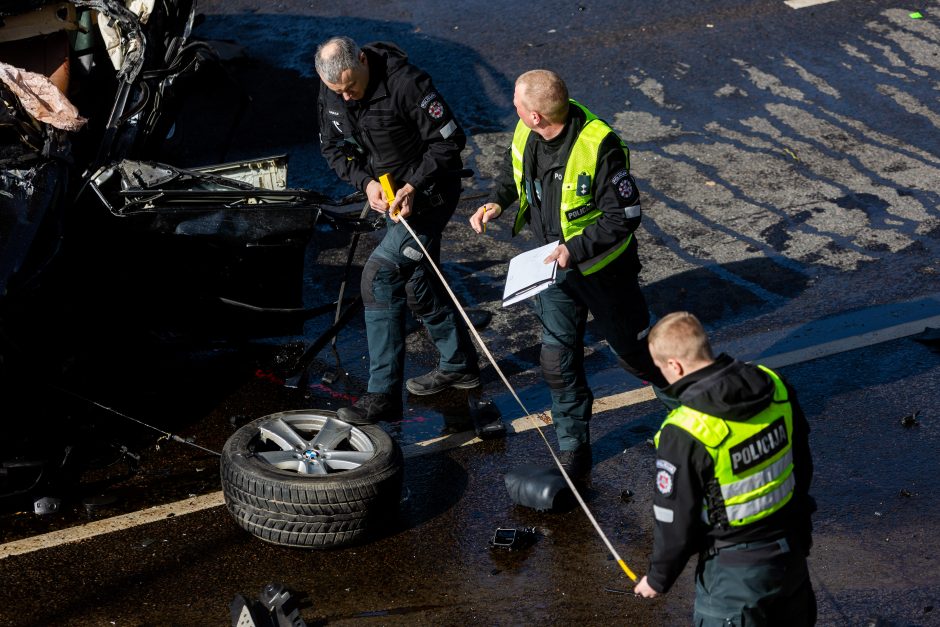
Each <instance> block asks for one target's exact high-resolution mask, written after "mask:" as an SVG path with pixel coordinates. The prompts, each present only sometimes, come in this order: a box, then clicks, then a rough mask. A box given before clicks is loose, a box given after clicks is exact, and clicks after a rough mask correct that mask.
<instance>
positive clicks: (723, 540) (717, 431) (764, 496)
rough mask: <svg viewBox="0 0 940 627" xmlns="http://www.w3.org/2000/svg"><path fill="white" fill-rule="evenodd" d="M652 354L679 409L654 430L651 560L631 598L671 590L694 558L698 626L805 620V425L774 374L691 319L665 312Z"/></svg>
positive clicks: (808, 596) (811, 606)
mask: <svg viewBox="0 0 940 627" xmlns="http://www.w3.org/2000/svg"><path fill="white" fill-rule="evenodd" d="M649 347H650V353H651V354H652V356H653V359H654V361H655V362H656V365H657V367H658V368H659V369H660V370H661V371H662V373H663V376H664V377H665V378H666V380H667V381H669V383H670V385H669V387H667V388H666V389H665V392H666V393H667V394H669V395H670V396H673V397H675V398H677V399H678V400H679V402H680V403H681V406H680V407H679V408H678V409H676V410H675V411H673V412H672V413H670V414H669V416H668V417H667V418H666V421H665V422H664V423H663V426H662V428H661V429H660V431H659V433H657V435H656V488H655V491H654V493H653V513H654V517H655V526H654V528H653V554H652V557H651V559H650V568H649V572H648V573H647V574H646V576H645V577H643V579H642V580H641V581H640V582H639V584H637V586H636V588H635V589H634V591H635V592H636V593H637V594H638V595H641V596H644V597H655V596H657V595H659V594H663V593H665V592H668V591H669V589H670V587H671V586H672V585H673V583H674V582H675V580H676V578H677V577H678V576H679V574H680V573H681V572H682V569H683V568H684V567H685V565H686V562H688V560H689V558H690V557H691V556H692V555H694V554H696V553H698V554H699V561H698V567H697V569H696V577H695V581H696V595H695V619H694V624H695V625H698V626H704V627H709V626H715V627H718V626H726V625H780V626H787V627H793V626H801V625H812V624H814V623H815V621H816V598H815V595H814V593H813V588H812V585H811V583H810V580H809V572H808V569H807V565H806V556H807V555H808V554H809V549H810V545H811V543H812V541H811V522H810V515H811V514H812V512H813V511H814V509H815V504H814V502H813V500H812V498H811V497H810V496H809V486H810V481H811V479H812V474H813V461H812V458H811V456H810V449H809V425H808V423H807V421H806V418H805V416H804V415H803V412H802V410H801V409H800V406H799V403H798V402H797V400H796V394H795V393H794V391H793V389H792V388H791V387H790V386H789V385H787V384H786V382H784V381H783V379H781V378H780V376H779V375H777V374H776V373H775V372H773V371H771V370H769V369H768V368H764V367H762V366H754V365H750V364H747V363H744V362H740V361H737V360H735V359H732V358H731V357H729V356H727V355H725V354H721V355H719V356H718V357H717V358H714V357H713V356H712V351H711V347H710V345H709V342H708V339H707V337H706V335H705V331H704V329H703V328H702V325H701V323H700V322H699V321H698V319H697V318H695V316H693V315H692V314H689V313H687V312H676V313H672V314H669V315H667V316H665V317H664V318H663V319H662V320H660V321H659V322H658V323H657V324H656V326H654V327H653V329H652V331H651V332H650V335H649Z"/></svg>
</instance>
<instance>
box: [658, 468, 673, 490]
mask: <svg viewBox="0 0 940 627" xmlns="http://www.w3.org/2000/svg"><path fill="white" fill-rule="evenodd" d="M672 484H673V477H672V473H671V472H669V471H668V470H665V469H662V470H660V471H659V472H657V473H656V489H657V490H659V493H660V494H662V495H663V496H669V495H670V494H672Z"/></svg>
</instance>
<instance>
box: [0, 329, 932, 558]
mask: <svg viewBox="0 0 940 627" xmlns="http://www.w3.org/2000/svg"><path fill="white" fill-rule="evenodd" d="M925 327H934V328H937V327H940V315H935V316H930V317H927V318H923V319H921V320H915V321H913V322H905V323H903V324H898V325H894V326H891V327H887V328H884V329H876V330H873V331H869V332H867V333H861V334H858V335H854V336H851V337H846V338H843V339H840V340H834V341H832V342H824V343H822V344H817V345H815V346H808V347H806V348H801V349H799V350H795V351H789V352H786V353H780V354H777V355H770V356H768V357H761V358H760V359H758V360H756V361H759V362H760V363H761V364H764V365H765V366H768V367H771V368H780V367H783V366H792V365H794V364H799V363H803V362H807V361H811V360H813V359H819V358H821V357H829V356H831V355H836V354H839V353H844V352H847V351H851V350H855V349H857V348H865V347H867V346H872V345H874V344H880V343H881V342H888V341H891V340H896V339H899V338H902V337H907V336H909V335H914V334H916V333H920V332H921V331H923V330H924V328H925ZM654 398H655V396H654V394H653V389H652V388H651V387H649V386H647V387H643V388H639V389H636V390H629V391H626V392H621V393H619V394H612V395H610V396H605V397H603V398H598V399H595V400H594V414H595V415H596V414H599V413H601V412H605V411H613V410H615V409H621V408H623V407H627V406H630V405H636V404H638V403H643V402H646V401H651V400H653V399H654ZM540 416H544V418H540ZM549 420H550V419H549V417H548V413H547V412H546V413H545V414H531V415H530V416H524V417H522V418H516V419H515V420H513V421H512V422H511V423H510V424H509V425H508V426H509V429H510V430H511V431H512V432H514V433H522V432H524V431H529V430H531V429H534V428H535V425H536V422H537V423H538V424H539V425H540V426H542V425H545V426H547V425H548V424H551V422H550V421H549ZM480 441H481V440H480V439H479V438H477V437H476V436H474V434H473V432H472V431H467V432H464V433H456V434H453V435H446V436H441V437H439V438H432V439H430V440H425V441H423V442H416V443H415V444H409V445H406V446H403V447H402V452H403V453H404V456H405V458H406V459H410V458H414V457H420V456H422V455H428V454H430V453H437V452H440V451H446V450H449V449H453V448H458V447H461V446H467V445H470V444H477V443H479V442H480ZM224 504H225V501H224V499H223V497H222V491H221V490H220V491H218V492H212V493H210V494H204V495H202V496H197V497H193V498H190V499H185V500H182V501H176V502H174V503H167V504H166V505H159V506H156V507H151V508H149V509H145V510H141V511H138V512H131V513H130V514H123V515H121V516H114V517H112V518H106V519H103V520H96V521H94V522H90V523H86V524H84V525H78V526H76V527H69V528H67V529H62V530H59V531H53V532H50V533H45V534H42V535H38V536H33V537H31V538H24V539H22V540H15V541H13V542H7V543H6V544H0V559H4V558H7V557H11V556H14V555H22V554H24V553H31V552H33V551H39V550H42V549H49V548H53V547H56V546H60V545H62V544H68V543H71V542H78V541H80V540H87V539H89V538H94V537H95V536H99V535H103V534H106V533H112V532H115V531H122V530H125V529H129V528H131V527H136V526H139V525H146V524H149V523H153V522H158V521H161V520H166V519H167V518H170V517H173V516H182V515H184V514H191V513H193V512H198V511H201V510H204V509H208V508H210V507H218V506H221V505H224Z"/></svg>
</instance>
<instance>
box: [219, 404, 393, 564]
mask: <svg viewBox="0 0 940 627" xmlns="http://www.w3.org/2000/svg"><path fill="white" fill-rule="evenodd" d="M221 471H222V491H223V494H224V495H225V503H226V505H227V506H228V509H229V511H230V512H231V513H232V515H233V516H234V517H235V520H236V521H237V522H238V524H239V525H240V526H241V527H242V528H243V529H245V530H246V531H248V532H250V533H252V534H254V535H255V536H257V537H259V538H261V539H262V540H265V541H267V542H271V543H273V544H278V545H282V546H294V547H310V548H330V547H337V546H343V545H347V544H352V543H354V542H356V541H358V540H361V539H363V538H364V537H366V536H367V535H369V534H370V533H371V532H374V531H375V530H376V527H377V523H378V522H380V521H382V520H388V517H389V515H390V514H393V513H394V512H395V511H396V510H397V507H398V501H399V498H400V495H401V485H402V471H403V463H402V453H401V448H400V447H399V446H398V444H397V443H396V442H395V441H394V440H392V438H391V437H390V436H389V435H388V434H387V433H385V431H383V430H382V429H381V428H380V427H377V426H372V425H363V426H352V425H350V424H348V423H345V422H343V421H341V420H338V419H337V418H336V414H335V413H334V412H331V411H325V410H316V409H310V410H293V411H284V412H279V413H276V414H270V415H268V416H264V417H262V418H259V419H257V420H255V421H254V422H251V423H249V424H247V425H245V426H244V427H242V428H241V429H239V430H238V431H236V432H235V433H234V434H233V435H232V437H230V438H229V439H228V441H227V442H226V443H225V446H224V448H223V449H222V467H221Z"/></svg>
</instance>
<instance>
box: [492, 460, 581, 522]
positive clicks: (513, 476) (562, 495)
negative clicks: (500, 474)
mask: <svg viewBox="0 0 940 627" xmlns="http://www.w3.org/2000/svg"><path fill="white" fill-rule="evenodd" d="M506 489H507V490H508V491H509V498H511V499H512V501H513V503H516V504H517V505H522V506H524V507H531V508H532V509H534V510H537V511H540V512H563V511H568V510H570V509H571V508H573V507H574V505H575V499H574V495H573V494H572V493H571V488H569V487H568V484H567V483H566V482H565V479H564V477H562V476H561V471H560V470H558V468H557V467H545V466H537V465H535V464H523V465H522V466H518V467H516V468H513V469H512V470H510V471H509V472H508V473H506Z"/></svg>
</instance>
